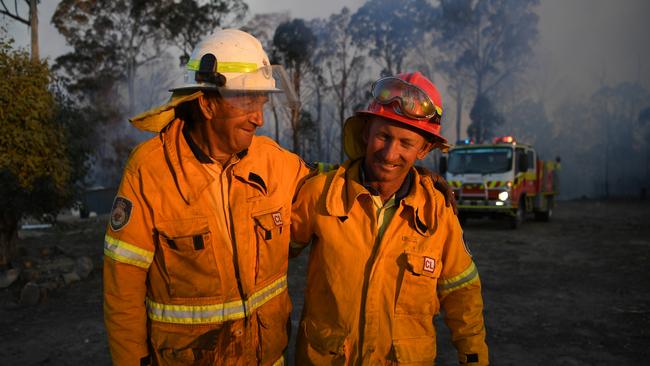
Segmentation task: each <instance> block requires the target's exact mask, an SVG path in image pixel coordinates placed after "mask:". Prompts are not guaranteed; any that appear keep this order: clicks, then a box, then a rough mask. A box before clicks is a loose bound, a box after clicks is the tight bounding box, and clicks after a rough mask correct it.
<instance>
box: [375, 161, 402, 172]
mask: <svg viewBox="0 0 650 366" xmlns="http://www.w3.org/2000/svg"><path fill="white" fill-rule="evenodd" d="M376 165H377V166H378V167H379V168H380V169H383V170H396V169H399V168H400V167H401V164H399V163H390V162H384V161H378V162H377V163H376Z"/></svg>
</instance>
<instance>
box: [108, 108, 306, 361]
mask: <svg viewBox="0 0 650 366" xmlns="http://www.w3.org/2000/svg"><path fill="white" fill-rule="evenodd" d="M182 128H183V121H181V120H175V121H174V122H173V123H171V124H170V125H169V126H168V127H167V128H166V129H165V130H163V131H162V132H161V133H160V135H158V136H157V137H154V138H152V139H150V140H149V141H147V142H145V143H143V144H141V145H140V146H139V147H138V148H136V150H134V152H133V153H132V155H131V157H130V158H129V161H128V162H127V166H126V168H125V171H124V176H123V179H122V183H121V184H120V188H119V191H118V197H117V198H116V204H114V210H113V214H112V215H113V217H111V222H110V223H109V225H108V230H107V233H106V237H105V243H104V253H105V257H104V258H105V259H104V317H105V323H106V327H107V330H108V338H109V345H110V350H111V355H112V358H113V362H114V364H116V365H140V359H141V358H143V357H145V356H147V355H150V357H151V359H152V361H153V364H161V365H176V364H178V365H195V364H196V365H198V364H201V365H203V364H206V365H220V364H224V365H225V364H228V365H251V364H260V365H272V364H274V363H276V362H281V361H282V353H283V351H284V349H285V348H286V346H287V337H288V335H287V328H286V325H287V320H288V317H289V314H290V312H291V301H290V299H289V296H288V292H287V278H286V272H287V256H288V243H289V227H288V224H289V222H290V212H291V200H292V197H293V195H294V192H295V189H296V187H297V185H298V182H299V181H300V180H301V178H302V177H304V176H305V175H306V174H307V173H308V169H307V167H306V165H305V164H304V163H303V162H302V160H300V158H299V157H298V156H297V155H295V154H292V153H290V152H288V151H286V150H284V149H282V148H280V147H279V146H278V145H277V144H276V143H275V142H273V141H272V140H270V139H268V138H265V137H255V138H254V139H253V142H252V144H251V146H250V148H249V149H248V150H247V151H246V152H245V153H240V154H238V155H237V156H236V157H235V156H234V157H233V162H232V163H230V164H228V165H226V166H225V167H224V168H223V170H222V171H221V174H222V175H221V177H222V178H223V179H224V180H223V181H220V180H219V179H216V178H215V175H214V174H210V172H209V171H208V170H207V168H206V166H204V165H203V164H202V163H201V162H200V161H199V160H197V158H196V157H195V155H194V154H193V153H192V150H191V148H190V147H189V145H188V143H187V141H186V139H185V138H184V136H183V133H182ZM217 174H219V173H217ZM218 177H219V175H217V178H218ZM223 182H225V184H227V185H228V186H229V188H228V189H224V190H222V189H220V187H222V186H221V185H220V184H222V183H223ZM216 194H223V195H224V197H217V198H219V199H215V197H214V196H213V195H216ZM118 202H119V203H120V204H121V205H122V208H120V209H118V211H119V212H116V209H115V207H116V205H117V203H118ZM215 202H216V203H215ZM219 203H221V207H215V205H218V204H219ZM219 215H221V216H219ZM223 215H229V217H224V216H223ZM228 225H229V227H228ZM224 227H228V229H227V231H228V232H225V233H224V232H223V231H224V230H223V228H224Z"/></svg>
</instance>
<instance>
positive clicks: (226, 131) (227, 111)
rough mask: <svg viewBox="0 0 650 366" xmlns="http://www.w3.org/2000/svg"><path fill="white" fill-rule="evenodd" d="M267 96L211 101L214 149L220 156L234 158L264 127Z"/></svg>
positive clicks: (236, 97) (236, 96) (242, 96)
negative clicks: (224, 154) (224, 155)
mask: <svg viewBox="0 0 650 366" xmlns="http://www.w3.org/2000/svg"><path fill="white" fill-rule="evenodd" d="M267 101H268V96H267V95H266V94H240V95H232V96H225V97H223V98H216V99H213V100H212V103H213V112H214V113H213V114H212V116H211V118H210V123H211V124H212V129H213V131H214V133H215V139H216V143H217V146H218V148H219V150H221V152H223V153H226V154H235V153H238V152H240V151H242V150H245V149H247V148H248V147H249V146H250V144H251V142H252V141H253V136H255V131H256V130H257V129H258V128H259V127H262V126H263V125H264V119H263V114H264V113H263V110H264V104H265V103H266V102H267Z"/></svg>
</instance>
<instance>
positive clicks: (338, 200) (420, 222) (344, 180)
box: [325, 158, 439, 236]
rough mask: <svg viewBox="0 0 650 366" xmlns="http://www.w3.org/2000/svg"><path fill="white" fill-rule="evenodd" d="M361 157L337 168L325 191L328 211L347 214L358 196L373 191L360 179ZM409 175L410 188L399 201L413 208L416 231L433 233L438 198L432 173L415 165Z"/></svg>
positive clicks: (338, 214) (412, 217) (426, 233)
mask: <svg viewBox="0 0 650 366" xmlns="http://www.w3.org/2000/svg"><path fill="white" fill-rule="evenodd" d="M362 161H363V158H360V159H355V160H348V161H346V162H345V163H343V164H342V165H341V166H340V167H339V168H338V169H337V170H336V172H334V174H333V177H332V179H331V182H330V184H329V186H328V187H327V188H326V189H327V191H326V194H325V209H326V210H327V213H328V214H329V215H332V216H337V217H343V216H345V217H347V216H348V215H349V212H350V210H351V209H352V207H353V206H354V205H355V204H358V203H357V198H358V197H359V196H361V195H364V194H366V195H370V193H369V192H368V190H367V189H366V188H365V187H364V186H363V185H362V183H361V182H362V180H361V168H360V166H361V162H362ZM409 176H410V177H411V178H410V179H411V183H410V189H409V190H408V193H407V194H406V195H405V196H404V197H403V198H402V199H401V202H400V203H399V204H401V205H403V206H405V207H407V208H409V211H411V212H412V215H409V217H410V218H411V220H412V223H413V227H414V228H415V229H416V231H417V232H419V233H420V234H422V235H426V236H429V235H431V234H433V231H435V226H436V224H437V220H436V215H435V212H436V210H437V207H438V204H439V202H437V198H436V195H435V193H434V191H433V190H434V189H435V188H433V183H432V182H431V180H430V178H429V177H426V176H424V177H423V176H421V175H419V174H418V172H417V171H416V170H415V169H413V168H412V169H411V171H410V172H409ZM405 183H407V184H408V182H405ZM403 186H404V185H403ZM400 190H401V189H400Z"/></svg>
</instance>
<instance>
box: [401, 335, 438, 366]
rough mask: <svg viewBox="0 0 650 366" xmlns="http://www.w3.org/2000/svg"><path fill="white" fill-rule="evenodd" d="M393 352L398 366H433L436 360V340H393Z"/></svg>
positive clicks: (420, 338) (429, 338) (430, 338)
mask: <svg viewBox="0 0 650 366" xmlns="http://www.w3.org/2000/svg"><path fill="white" fill-rule="evenodd" d="M393 350H394V352H395V358H396V359H397V363H398V364H415V365H418V364H422V365H433V362H434V361H435V358H436V339H435V338H434V337H417V338H406V339H394V340H393Z"/></svg>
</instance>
